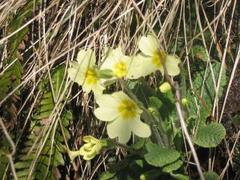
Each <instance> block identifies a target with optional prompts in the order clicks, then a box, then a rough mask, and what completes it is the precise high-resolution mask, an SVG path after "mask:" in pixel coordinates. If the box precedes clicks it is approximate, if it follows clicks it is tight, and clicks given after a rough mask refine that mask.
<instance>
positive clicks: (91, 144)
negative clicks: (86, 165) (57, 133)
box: [68, 136, 107, 161]
mask: <svg viewBox="0 0 240 180" xmlns="http://www.w3.org/2000/svg"><path fill="white" fill-rule="evenodd" d="M83 141H84V142H85V144H84V145H83V146H82V147H81V148H80V149H79V150H78V151H69V152H68V154H69V157H70V159H71V161H73V160H74V159H75V158H76V157H77V156H83V159H84V160H91V159H93V158H94V157H95V156H96V155H98V154H100V152H101V150H102V149H103V148H104V147H106V146H107V142H106V141H105V140H99V139H96V138H94V137H93V136H84V137H83Z"/></svg>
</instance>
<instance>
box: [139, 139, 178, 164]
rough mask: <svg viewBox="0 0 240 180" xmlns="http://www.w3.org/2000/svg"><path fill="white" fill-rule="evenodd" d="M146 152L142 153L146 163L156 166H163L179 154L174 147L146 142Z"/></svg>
mask: <svg viewBox="0 0 240 180" xmlns="http://www.w3.org/2000/svg"><path fill="white" fill-rule="evenodd" d="M146 148H147V151H148V153H147V154H145V155H144V158H145V160H146V161H147V163H148V164H150V165H152V166H156V167H163V166H165V165H167V164H170V163H172V162H174V161H176V160H177V159H178V158H179V157H180V154H179V152H178V151H176V150H174V149H168V148H162V147H159V146H158V145H157V144H153V143H148V145H147V146H146Z"/></svg>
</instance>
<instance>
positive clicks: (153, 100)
mask: <svg viewBox="0 0 240 180" xmlns="http://www.w3.org/2000/svg"><path fill="white" fill-rule="evenodd" d="M162 104H163V103H162V101H161V100H160V99H159V98H157V97H156V96H151V97H149V107H154V108H156V109H159V108H161V106H162Z"/></svg>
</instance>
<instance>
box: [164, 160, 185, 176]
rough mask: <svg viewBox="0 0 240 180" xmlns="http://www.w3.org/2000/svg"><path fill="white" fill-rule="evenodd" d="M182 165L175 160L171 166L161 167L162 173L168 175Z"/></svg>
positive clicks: (179, 161)
mask: <svg viewBox="0 0 240 180" xmlns="http://www.w3.org/2000/svg"><path fill="white" fill-rule="evenodd" d="M182 165H183V162H182V161H181V160H177V161H175V162H173V163H171V164H168V165H166V166H164V167H163V172H166V173H170V172H173V171H176V170H178V169H179V168H180V167H181V166H182Z"/></svg>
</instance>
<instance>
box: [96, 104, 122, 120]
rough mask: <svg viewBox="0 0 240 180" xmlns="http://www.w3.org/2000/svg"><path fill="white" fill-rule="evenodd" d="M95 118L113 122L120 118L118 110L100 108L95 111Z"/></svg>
mask: <svg viewBox="0 0 240 180" xmlns="http://www.w3.org/2000/svg"><path fill="white" fill-rule="evenodd" d="M94 114H95V116H96V117H97V118H98V119H99V120H101V121H112V120H114V119H116V118H117V117H118V116H119V113H118V112H117V109H116V108H106V107H99V108H97V109H95V111H94Z"/></svg>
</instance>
